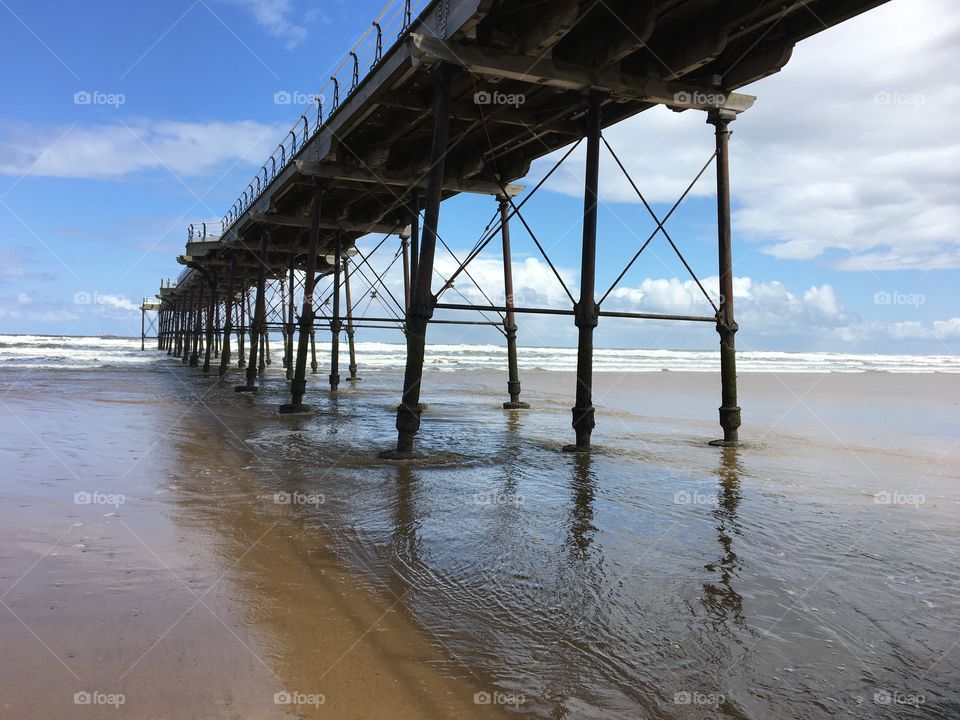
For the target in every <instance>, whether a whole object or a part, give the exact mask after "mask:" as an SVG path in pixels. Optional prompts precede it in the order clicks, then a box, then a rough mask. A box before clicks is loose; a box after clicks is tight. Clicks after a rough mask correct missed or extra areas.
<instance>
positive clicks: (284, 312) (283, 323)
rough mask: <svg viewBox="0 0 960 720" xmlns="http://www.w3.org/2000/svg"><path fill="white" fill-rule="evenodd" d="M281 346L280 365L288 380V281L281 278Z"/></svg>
mask: <svg viewBox="0 0 960 720" xmlns="http://www.w3.org/2000/svg"><path fill="white" fill-rule="evenodd" d="M280 345H281V347H282V349H283V352H282V353H281V354H280V365H281V366H282V367H283V369H284V371H285V374H286V376H287V380H289V379H290V375H289V371H288V370H287V368H288V365H287V279H286V277H284V276H281V277H280Z"/></svg>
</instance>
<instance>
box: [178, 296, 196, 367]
mask: <svg viewBox="0 0 960 720" xmlns="http://www.w3.org/2000/svg"><path fill="white" fill-rule="evenodd" d="M194 309H195V308H194V303H193V288H190V295H189V298H188V299H187V309H186V313H185V314H184V318H183V360H182V361H181V362H182V364H183V365H186V364H188V363H189V362H190V346H191V344H192V343H193V339H192V332H193V313H194Z"/></svg>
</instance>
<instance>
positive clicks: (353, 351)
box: [343, 257, 360, 382]
mask: <svg viewBox="0 0 960 720" xmlns="http://www.w3.org/2000/svg"><path fill="white" fill-rule="evenodd" d="M343 295H344V297H343V299H344V302H345V303H346V304H347V345H348V346H349V348H350V382H356V381H357V380H359V379H360V378H358V377H357V347H356V344H355V342H354V330H353V300H352V299H351V298H350V266H349V259H348V258H346V257H345V258H343Z"/></svg>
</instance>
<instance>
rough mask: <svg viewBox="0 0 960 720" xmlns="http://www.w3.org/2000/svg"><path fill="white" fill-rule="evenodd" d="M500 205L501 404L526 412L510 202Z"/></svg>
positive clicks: (507, 407)
mask: <svg viewBox="0 0 960 720" xmlns="http://www.w3.org/2000/svg"><path fill="white" fill-rule="evenodd" d="M498 200H499V204H500V238H501V240H502V242H503V293H504V296H505V299H506V303H505V305H506V308H507V312H506V316H505V321H504V324H503V331H504V333H506V335H507V392H508V393H510V399H509V400H508V401H507V402H505V403H504V404H503V407H504V408H505V409H507V410H526V409H528V408H529V407H530V404H529V403H525V402H521V401H520V370H519V368H518V367H517V314H516V313H515V312H514V311H513V306H514V302H513V261H512V260H511V252H510V225H509V217H510V213H509V212H508V208H509V206H510V201H509V200H507V198H506V197H500V198H498Z"/></svg>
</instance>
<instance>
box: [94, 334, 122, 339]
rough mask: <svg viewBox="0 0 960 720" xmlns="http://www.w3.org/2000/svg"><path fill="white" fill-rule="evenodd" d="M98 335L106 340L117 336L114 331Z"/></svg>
mask: <svg viewBox="0 0 960 720" xmlns="http://www.w3.org/2000/svg"><path fill="white" fill-rule="evenodd" d="M97 337H99V338H102V339H104V340H106V339H107V338H115V337H117V336H116V335H114V334H113V333H100V334H99V335H97Z"/></svg>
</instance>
